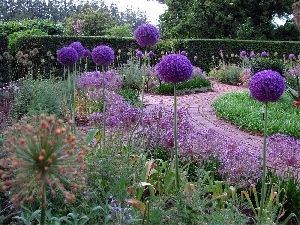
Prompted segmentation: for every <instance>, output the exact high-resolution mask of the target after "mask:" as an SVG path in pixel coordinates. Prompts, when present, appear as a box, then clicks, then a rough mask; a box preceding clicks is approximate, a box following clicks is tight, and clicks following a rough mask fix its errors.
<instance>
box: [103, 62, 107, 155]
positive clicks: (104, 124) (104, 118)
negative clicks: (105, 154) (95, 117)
mask: <svg viewBox="0 0 300 225" xmlns="http://www.w3.org/2000/svg"><path fill="white" fill-rule="evenodd" d="M104 75H105V73H104V66H102V92H103V150H104V149H105V131H106V113H105V107H106V99H105V83H104Z"/></svg>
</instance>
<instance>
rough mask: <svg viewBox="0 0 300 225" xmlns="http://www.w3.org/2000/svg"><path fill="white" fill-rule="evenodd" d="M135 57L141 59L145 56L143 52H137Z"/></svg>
mask: <svg viewBox="0 0 300 225" xmlns="http://www.w3.org/2000/svg"><path fill="white" fill-rule="evenodd" d="M135 56H136V57H138V58H141V57H142V56H143V53H142V52H141V51H137V52H136V54H135Z"/></svg>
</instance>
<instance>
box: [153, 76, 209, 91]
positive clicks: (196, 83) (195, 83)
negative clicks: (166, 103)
mask: <svg viewBox="0 0 300 225" xmlns="http://www.w3.org/2000/svg"><path fill="white" fill-rule="evenodd" d="M208 90H212V87H211V83H210V81H209V80H207V79H206V78H204V77H195V78H192V79H190V80H188V81H186V82H183V83H178V84H177V86H176V91H177V93H178V94H185V93H194V92H204V91H208ZM157 92H158V93H159V94H163V95H169V94H173V92H174V88H173V84H170V83H161V85H159V87H158V88H157Z"/></svg>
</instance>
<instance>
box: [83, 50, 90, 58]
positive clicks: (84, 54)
mask: <svg viewBox="0 0 300 225" xmlns="http://www.w3.org/2000/svg"><path fill="white" fill-rule="evenodd" d="M91 54H92V53H91V51H90V50H88V49H84V51H83V53H82V56H85V57H89V56H91Z"/></svg>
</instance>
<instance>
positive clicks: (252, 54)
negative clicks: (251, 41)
mask: <svg viewBox="0 0 300 225" xmlns="http://www.w3.org/2000/svg"><path fill="white" fill-rule="evenodd" d="M254 57H255V53H254V52H253V51H252V52H251V53H250V58H251V59H253V58H254Z"/></svg>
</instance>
